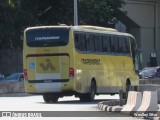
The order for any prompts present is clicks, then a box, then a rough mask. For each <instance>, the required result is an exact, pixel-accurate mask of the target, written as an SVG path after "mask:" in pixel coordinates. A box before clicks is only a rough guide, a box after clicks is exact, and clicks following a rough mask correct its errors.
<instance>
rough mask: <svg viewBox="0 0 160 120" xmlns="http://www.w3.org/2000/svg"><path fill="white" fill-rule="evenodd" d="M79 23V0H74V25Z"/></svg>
mask: <svg viewBox="0 0 160 120" xmlns="http://www.w3.org/2000/svg"><path fill="white" fill-rule="evenodd" d="M76 25H78V9H77V0H74V26H76Z"/></svg>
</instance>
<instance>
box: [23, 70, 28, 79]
mask: <svg viewBox="0 0 160 120" xmlns="http://www.w3.org/2000/svg"><path fill="white" fill-rule="evenodd" d="M23 73H24V78H25V79H28V76H27V69H24V71H23Z"/></svg>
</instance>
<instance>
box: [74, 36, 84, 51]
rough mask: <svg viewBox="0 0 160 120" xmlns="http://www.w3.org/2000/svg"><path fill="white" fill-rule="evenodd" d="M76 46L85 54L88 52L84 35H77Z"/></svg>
mask: <svg viewBox="0 0 160 120" xmlns="http://www.w3.org/2000/svg"><path fill="white" fill-rule="evenodd" d="M75 46H76V48H77V49H78V50H80V51H83V52H85V51H86V42H85V36H84V34H82V33H76V34H75Z"/></svg>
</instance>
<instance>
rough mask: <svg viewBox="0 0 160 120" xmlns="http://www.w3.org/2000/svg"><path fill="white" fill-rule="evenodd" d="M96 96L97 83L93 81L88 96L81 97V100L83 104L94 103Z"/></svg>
mask: <svg viewBox="0 0 160 120" xmlns="http://www.w3.org/2000/svg"><path fill="white" fill-rule="evenodd" d="M95 94H96V83H95V81H93V80H92V81H91V85H90V89H89V92H88V93H87V94H82V95H80V100H81V101H82V102H92V101H93V100H94V97H95Z"/></svg>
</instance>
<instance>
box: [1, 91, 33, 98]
mask: <svg viewBox="0 0 160 120" xmlns="http://www.w3.org/2000/svg"><path fill="white" fill-rule="evenodd" d="M25 96H33V95H31V94H28V93H25V92H20V93H0V97H25Z"/></svg>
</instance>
